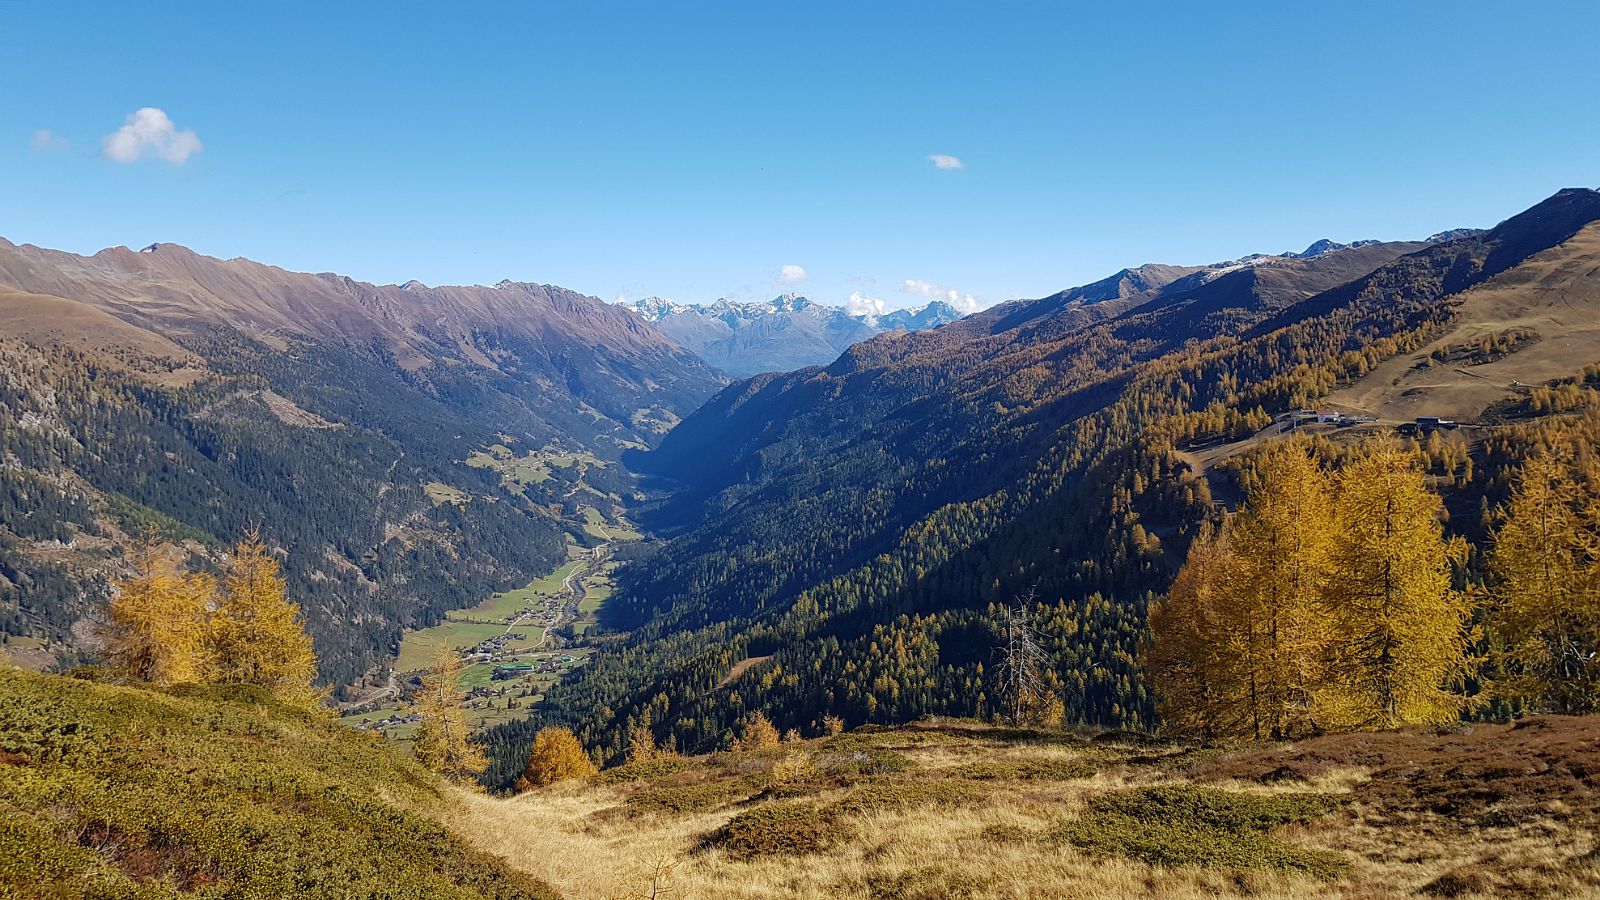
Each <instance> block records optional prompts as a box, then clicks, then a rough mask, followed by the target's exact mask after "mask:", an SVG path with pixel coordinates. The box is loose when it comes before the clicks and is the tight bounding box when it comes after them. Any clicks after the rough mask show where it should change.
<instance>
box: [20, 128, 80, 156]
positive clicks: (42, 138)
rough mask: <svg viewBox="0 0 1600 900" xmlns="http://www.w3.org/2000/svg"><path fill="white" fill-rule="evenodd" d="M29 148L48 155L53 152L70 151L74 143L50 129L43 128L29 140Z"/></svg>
mask: <svg viewBox="0 0 1600 900" xmlns="http://www.w3.org/2000/svg"><path fill="white" fill-rule="evenodd" d="M28 146H29V147H31V148H33V149H34V150H38V151H39V152H41V153H46V152H49V151H52V150H66V149H69V148H70V147H71V146H72V142H71V141H69V140H67V139H66V138H64V137H62V136H61V135H59V134H56V133H55V132H54V131H51V130H50V129H48V128H41V129H39V130H38V131H35V132H34V133H33V137H31V138H29V139H28Z"/></svg>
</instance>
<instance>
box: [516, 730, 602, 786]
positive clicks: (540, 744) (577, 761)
mask: <svg viewBox="0 0 1600 900" xmlns="http://www.w3.org/2000/svg"><path fill="white" fill-rule="evenodd" d="M596 771H597V770H596V768H595V765H594V760H591V759H590V758H589V754H587V753H585V752H584V750H583V744H581V743H579V742H578V737H577V735H574V734H573V733H572V730H571V729H568V728H560V727H557V726H550V727H547V728H541V729H539V733H538V734H536V735H534V736H533V749H532V750H530V751H529V753H528V764H527V766H526V767H525V768H524V769H523V770H522V777H521V778H519V779H517V790H519V791H526V790H530V789H532V788H536V787H544V786H546V785H551V784H555V783H556V782H558V781H566V780H567V779H569V778H592V777H594V775H595V773H596Z"/></svg>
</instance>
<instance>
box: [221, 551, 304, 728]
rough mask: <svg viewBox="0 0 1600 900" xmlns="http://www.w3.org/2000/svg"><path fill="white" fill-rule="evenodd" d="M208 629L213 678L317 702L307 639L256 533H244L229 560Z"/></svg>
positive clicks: (275, 566) (297, 611)
mask: <svg viewBox="0 0 1600 900" xmlns="http://www.w3.org/2000/svg"><path fill="white" fill-rule="evenodd" d="M211 633H212V656H213V661H212V666H213V679H214V680H216V681H220V682H223V683H227V684H258V685H263V686H265V687H267V688H270V689H271V690H272V692H273V693H274V694H276V695H277V696H278V697H279V698H281V699H283V700H287V701H289V702H296V703H305V704H311V703H314V702H315V701H316V700H317V698H318V694H317V692H316V691H315V690H314V689H313V688H312V681H313V680H314V679H315V678H316V674H317V660H316V656H315V654H313V653H312V650H311V638H309V637H307V636H306V633H305V629H304V627H303V626H302V625H301V622H300V607H299V606H297V605H296V604H295V603H293V602H292V601H290V600H289V597H288V593H287V591H286V590H285V588H284V582H283V577H282V576H281V575H280V574H279V572H278V561H277V560H276V559H274V558H273V557H272V553H271V551H270V550H269V549H268V548H267V545H266V543H265V542H263V541H262V539H261V535H260V533H259V532H255V531H251V532H249V533H248V534H246V535H245V537H244V539H243V540H241V541H240V542H239V543H238V544H237V545H235V547H234V548H233V553H232V555H231V556H230V557H229V558H228V565H227V568H226V572H225V575H224V578H223V592H222V596H221V599H220V601H219V602H218V604H217V609H216V613H215V614H214V615H213V616H212V629H211Z"/></svg>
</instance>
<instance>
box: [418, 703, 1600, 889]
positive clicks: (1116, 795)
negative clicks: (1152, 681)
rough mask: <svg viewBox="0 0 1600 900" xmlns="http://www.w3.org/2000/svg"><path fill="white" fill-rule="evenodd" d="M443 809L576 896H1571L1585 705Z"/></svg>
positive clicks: (802, 768)
mask: <svg viewBox="0 0 1600 900" xmlns="http://www.w3.org/2000/svg"><path fill="white" fill-rule="evenodd" d="M453 809H454V811H453V812H451V813H450V814H448V815H447V817H446V821H448V822H449V824H451V826H452V827H453V828H455V829H456V830H457V831H459V832H460V833H462V834H463V835H466V836H467V837H469V838H470V839H471V840H472V841H473V842H474V843H476V844H477V845H479V846H480V847H482V848H483V849H485V850H489V851H491V852H494V853H497V854H500V855H502V856H504V857H505V858H506V859H507V860H508V861H509V862H510V863H511V864H512V865H514V866H519V867H525V868H526V870H527V871H529V872H533V873H537V874H538V875H539V876H540V877H544V878H548V879H550V881H551V882H552V883H553V884H555V886H556V887H558V888H559V889H562V890H567V891H570V892H572V893H573V894H574V895H578V896H586V897H591V896H592V897H641V896H651V894H650V891H651V889H652V888H654V889H655V890H657V891H658V895H660V894H665V896H670V897H696V898H698V897H715V898H728V900H732V898H744V900H757V898H780V897H782V898H791V897H792V898H812V900H822V898H830V900H831V898H851V900H856V898H859V900H867V898H900V900H911V898H922V900H945V898H974V900H976V898H994V900H999V898H1006V900H1021V898H1060V897H1141V898H1163V900H1186V898H1200V897H1212V898H1214V897H1245V896H1253V897H1283V898H1289V897H1294V898H1300V897H1319V898H1362V900H1379V898H1391V897H1392V898H1400V897H1430V896H1432V897H1506V896H1515V897H1592V896H1597V895H1600V846H1597V843H1596V838H1595V829H1596V825H1600V718H1596V717H1589V718H1562V717H1539V718H1531V719H1525V720H1522V721H1520V722H1518V723H1516V724H1514V725H1471V726H1460V727H1458V728H1454V729H1448V730H1442V731H1433V730H1427V731H1421V730H1412V731H1401V732H1383V733H1364V734H1348V735H1330V736H1327V737H1321V738H1315V739H1311V740H1306V741H1301V742H1298V743H1294V744H1279V745H1257V746H1241V747H1215V746H1211V747H1208V746H1198V745H1193V744H1177V743H1166V742H1160V741H1156V740H1154V739H1151V738H1149V737H1147V736H1144V735H1140V734H1134V733H1128V732H1097V731H1092V730H1080V731H1065V732H1063V731H1028V730H1016V729H1004V728H996V727H992V726H986V725H978V724H973V723H970V722H963V721H945V722H939V723H922V724H915V725H909V726H904V727H898V728H874V727H869V728H864V729H859V730H856V731H852V732H847V733H845V734H841V735H838V736H835V737H831V738H818V739H814V740H808V741H798V742H794V743H789V744H784V745H782V746H779V747H775V748H772V749H768V750H762V751H750V752H735V753H718V754H713V755H710V756H701V757H692V758H666V759H657V760H652V761H648V762H640V763H630V764H628V765H625V766H621V767H618V768H614V769H610V770H607V771H604V772H602V773H601V775H600V778H599V780H598V781H597V782H594V783H580V782H564V783H559V784H557V785H554V786H552V787H550V788H546V789H543V790H538V791H533V792H530V793H527V794H523V795H521V796H519V797H516V798H513V799H499V798H494V797H489V796H484V795H471V796H466V797H463V798H462V802H461V804H460V805H459V806H456V807H454V808H453Z"/></svg>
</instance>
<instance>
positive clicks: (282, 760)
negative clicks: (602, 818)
mask: <svg viewBox="0 0 1600 900" xmlns="http://www.w3.org/2000/svg"><path fill="white" fill-rule="evenodd" d="M452 803H453V801H452V800H451V799H450V797H449V796H448V795H447V794H445V793H444V792H443V791H442V789H441V787H440V786H439V784H438V783H437V782H436V781H435V780H434V779H433V777H432V776H430V775H428V774H427V773H425V772H423V770H422V769H420V768H419V767H418V766H417V765H416V764H415V763H413V762H412V761H411V760H410V759H409V758H407V757H405V756H402V755H401V754H400V753H398V752H397V751H394V750H391V749H390V748H389V747H388V746H387V745H385V744H384V743H383V742H382V741H380V740H378V739H376V738H374V737H371V736H368V735H364V734H361V733H359V732H356V731H353V730H351V729H348V728H344V727H341V726H339V725H338V724H336V723H334V722H332V721H331V720H328V719H325V718H322V717H319V716H313V715H310V714H307V713H305V712H301V711H296V710H293V709H290V708H287V707H283V706H279V705H277V704H275V703H273V702H271V701H268V700H266V699H265V698H264V697H262V696H257V695H255V694H253V693H249V692H245V691H239V690H236V691H234V692H232V693H229V692H226V691H221V690H211V691H200V690H193V691H189V692H184V693H177V692H174V693H173V694H167V693H161V692H156V691H148V690H140V689H135V688H123V687H112V686H108V685H101V684H94V683H90V682H86V681H80V680H76V679H71V678H65V677H60V676H47V675H30V674H24V673H20V672H6V673H0V897H51V898H78V897H176V896H192V897H230V898H232V897H243V898H279V897H328V898H334V897H337V898H355V897H380V896H381V897H393V898H417V900H424V898H460V900H470V898H489V897H493V898H503V900H514V898H526V900H535V898H553V897H556V896H558V895H557V894H556V893H555V892H554V891H553V890H551V889H549V888H548V887H546V886H545V885H543V884H542V883H540V882H537V881H535V880H533V879H532V878H529V877H526V876H522V875H518V874H515V873H512V872H511V871H509V870H508V869H506V868H505V867H504V865H502V864H501V863H500V861H499V860H497V859H495V858H493V857H491V856H488V855H487V854H484V853H482V852H477V851H474V850H471V849H468V848H467V847H465V846H464V845H463V844H462V843H461V842H460V841H459V840H458V839H457V838H456V837H455V836H454V835H452V834H451V833H450V832H449V831H447V830H445V829H444V828H443V827H441V826H440V825H439V824H438V823H436V822H435V821H433V820H432V819H431V818H429V816H430V815H434V814H437V813H438V812H440V811H441V810H446V809H448V808H449V807H450V806H451V805H452Z"/></svg>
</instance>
